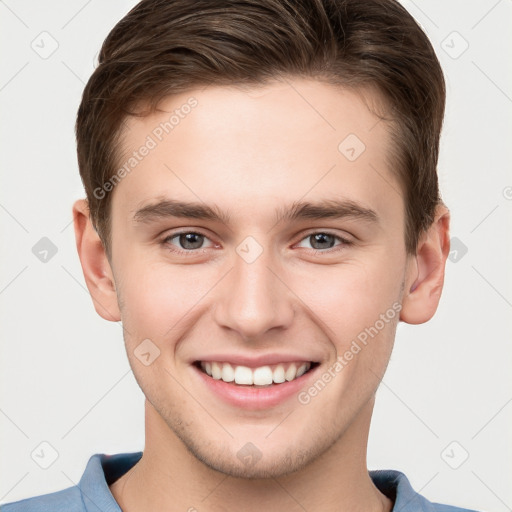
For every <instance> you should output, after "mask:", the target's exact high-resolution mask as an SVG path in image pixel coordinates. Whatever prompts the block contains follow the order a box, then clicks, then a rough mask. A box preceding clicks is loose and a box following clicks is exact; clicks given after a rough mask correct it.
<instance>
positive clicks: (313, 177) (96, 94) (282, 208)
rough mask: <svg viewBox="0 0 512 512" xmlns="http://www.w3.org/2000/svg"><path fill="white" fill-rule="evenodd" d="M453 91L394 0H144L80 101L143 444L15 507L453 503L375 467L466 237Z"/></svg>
mask: <svg viewBox="0 0 512 512" xmlns="http://www.w3.org/2000/svg"><path fill="white" fill-rule="evenodd" d="M444 101H445V90H444V81H443V75H442V71H441V69H440V66H439V63H438V61H437V58H436V56H435V53H434V51H433V49H432V47H431V45H430V43H429V41H428V39H427V37H426V36H425V35H424V33H423V32H422V30H421V29H420V28H419V26H418V25H417V24H416V23H415V21H414V20H413V19H412V17H411V16H410V15H409V14H408V13H407V12H406V11H405V10H404V8H403V7H401V6H400V5H399V4H398V3H397V2H395V1H394V0H331V1H328V0H325V1H324V2H320V0H293V1H292V0H258V1H256V2H253V1H249V0H240V1H237V2H233V1H231V0H223V1H219V0H216V1H212V0H196V1H194V2H191V1H189V0H175V1H168V0H166V1H163V0H144V1H143V2H141V3H140V4H138V5H137V6H136V7H135V8H134V9H133V10H132V11H131V12H130V13H129V14H128V15H127V16H126V17H125V18H124V19H123V20H121V21H120V22H119V23H118V25H117V26H116V27H115V28H114V29H113V31H112V32H111V33H110V34H109V36H108V37H107V39H106V41H105V43H104V45H103V48H102V50H101V54H100V64H99V66H98V68H97V69H96V70H95V72H94V73H93V75H92V77H91V78H90V80H89V82H88V84H87V86H86V88H85V92H84V95H83V99H82V103H81V105H80V109H79V112H78V119H77V141H78V159H79V167H80V173H81V177H82V180H83V182H84V185H85V189H86V193H87V200H80V201H77V202H76V203H75V205H74V209H73V214H74V225H75V232H76V240H77V248H78V253H79V256H80V260H81V263H82V268H83V271H84V276H85V280H86V282H87V286H88V288H89V291H90V293H91V296H92V299H93V302H94V306H95V308H96V311H97V312H98V314H99V315H101V316H102V317H103V318H105V319H107V320H110V321H119V320H121V321H122V324H123V329H124V339H125V345H126V350H127V355H128V358H129V361H130V365H131V367H132V370H133V372H134V375H135V377H136V379H137V382H138V383H139V385H140V387H141V389H142V391H143V392H144V394H145V396H146V417H145V421H146V444H145V448H144V452H143V453H132V454H118V455H113V456H109V455H103V454H96V455H94V456H93V457H91V459H90V461H89V463H88V465H87V468H86V470H85V473H84V475H83V477H82V479H81V481H80V484H79V486H77V487H72V488H68V489H65V490H63V491H60V492H57V493H53V494H49V495H45V496H40V497H35V498H31V499H28V500H22V501H20V502H16V503H12V504H8V505H4V507H3V510H4V511H5V512H14V511H21V510H23V511H36V510H37V511H39V510H41V511H43V510H48V511H50V510H51V511H53V512H55V511H66V512H71V511H97V510H102V511H107V510H109V511H114V510H115V511H119V510H123V511H124V512H135V511H141V510H144V511H152V510H154V511H160V510H166V511H196V510H197V511H200V512H213V511H231V510H242V511H244V512H247V511H249V512H251V511H260V510H261V509H262V508H264V509H265V510H268V511H272V512H273V511H282V510H286V511H304V510H307V511H322V512H324V511H327V512H331V511H332V512H334V511H337V512H344V511H345V512H348V511H355V510H361V511H363V510H364V511H366V512H380V511H387V512H388V511H391V510H394V511H396V512H398V511H402V512H408V511H416V510H418V511H419V510H421V511H438V512H441V511H455V510H462V509H457V508H455V507H450V506H447V505H439V504H432V503H430V502H429V501H427V500H426V499H425V498H424V497H422V496H420V495H419V494H417V493H416V492H415V491H414V490H413V489H412V487H411V486H410V484H409V482H408V480H407V478H406V476H405V475H403V474H402V473H399V472H397V471H391V470H386V471H372V472H369V471H368V470H367V467H366V445H367V438H368V432H369V427H370V419H371V415H372V410H373V405H374V398H375V393H376V390H377V388H378V386H379V383H380V380H381V379H382V377H383V375H384V372H385V369H386V366H387V364H388V361H389V358H390V354H391V351H392V347H393V342H394V337H395V331H396V326H397V324H398V322H399V321H403V322H407V323H410V324H419V323H423V322H426V321H428V320H429V319H430V318H431V317H432V316H433V315H434V313H435V311H436V308H437V306H438V302H439V298H440V295H441V290H442V287H443V279H444V268H445V262H446V259H447V255H448V250H449V235H448V230H449V213H448V210H447V208H446V207H445V206H444V204H443V203H442V201H441V199H440V195H439V191H438V181H437V175H436V166H437V157H438V145H439V136H440V130H441V126H442V120H443V114H444Z"/></svg>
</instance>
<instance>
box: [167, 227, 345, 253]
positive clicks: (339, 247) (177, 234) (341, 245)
mask: <svg viewBox="0 0 512 512" xmlns="http://www.w3.org/2000/svg"><path fill="white" fill-rule="evenodd" d="M188 234H194V235H200V236H203V237H204V238H206V239H208V240H209V238H208V237H207V236H206V235H205V234H203V233H201V232H199V231H179V232H177V233H172V234H170V235H167V236H166V237H165V238H164V239H163V240H162V245H164V246H165V247H166V248H167V249H168V250H169V251H170V252H172V253H174V254H177V255H179V256H189V257H190V256H196V255H197V253H199V252H204V251H206V250H207V249H205V248H199V249H189V250H185V249H177V248H175V247H174V246H173V248H172V249H171V248H170V245H171V244H170V242H169V241H170V240H172V239H174V238H176V237H179V236H180V235H188ZM318 234H322V235H329V236H333V237H334V238H336V239H338V240H339V241H340V242H341V243H340V244H339V245H336V246H334V247H331V248H329V249H325V250H323V249H309V251H314V252H315V253H316V254H317V253H320V254H332V253H334V252H337V251H339V250H341V249H343V248H344V247H349V246H351V245H353V244H354V242H352V241H350V240H348V239H346V238H343V237H342V236H340V235H336V234H334V233H331V232H329V231H312V232H311V233H308V234H307V235H305V236H303V237H302V238H301V239H300V240H299V241H298V243H300V242H302V241H304V240H306V239H307V238H310V237H311V236H313V235H318Z"/></svg>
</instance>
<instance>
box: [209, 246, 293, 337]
mask: <svg viewBox="0 0 512 512" xmlns="http://www.w3.org/2000/svg"><path fill="white" fill-rule="evenodd" d="M276 268H278V266H277V265H275V262H274V264H273V262H272V258H271V257H270V256H269V254H268V252H267V251H264V252H263V253H262V254H261V255H260V256H259V257H258V258H257V259H256V260H255V261H252V262H247V261H245V260H244V259H243V258H242V257H240V256H239V255H238V254H235V255H234V268H233V269H232V270H231V271H230V272H229V273H228V275H227V276H226V278H225V279H223V280H222V282H221V283H220V284H221V286H220V287H219V289H218V293H217V297H216V305H215V308H214V318H215V321H216V322H217V324H218V325H219V326H220V327H223V328H228V329H231V330H233V331H236V332H237V333H238V334H239V335H240V336H241V337H242V338H243V339H244V340H246V341H249V340H254V339H256V338H258V337H261V336H262V335H263V334H265V333H266V332H267V331H269V330H271V329H276V330H277V329H279V328H286V327H289V326H290V325H291V322H292V320H293V317H294V295H293V293H292V292H291V290H290V289H289V288H288V287H287V285H286V283H285V279H283V276H280V275H279V271H277V270H276Z"/></svg>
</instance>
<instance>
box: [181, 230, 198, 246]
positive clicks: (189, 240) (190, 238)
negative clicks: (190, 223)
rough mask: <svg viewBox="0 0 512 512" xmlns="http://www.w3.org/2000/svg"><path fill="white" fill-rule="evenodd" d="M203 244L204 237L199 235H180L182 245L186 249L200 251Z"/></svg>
mask: <svg viewBox="0 0 512 512" xmlns="http://www.w3.org/2000/svg"><path fill="white" fill-rule="evenodd" d="M202 243H203V235H199V234H198V233H183V234H181V235H180V245H181V246H182V247H183V248H184V249H199V248H200V247H201V245H202Z"/></svg>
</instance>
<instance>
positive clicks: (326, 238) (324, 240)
mask: <svg viewBox="0 0 512 512" xmlns="http://www.w3.org/2000/svg"><path fill="white" fill-rule="evenodd" d="M311 242H312V243H311V245H312V247H313V249H330V248H331V247H333V244H334V236H333V235H328V234H327V233H317V234H315V235H311ZM318 242H319V243H320V247H317V246H316V245H318ZM322 244H324V245H322ZM325 244H327V246H326V245H325Z"/></svg>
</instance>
